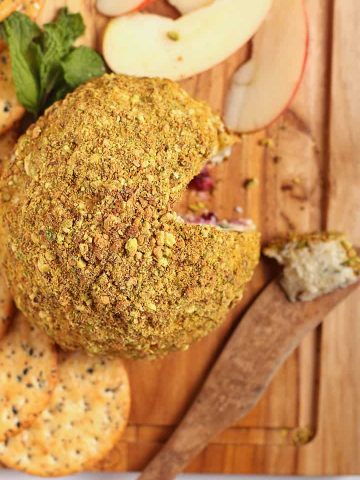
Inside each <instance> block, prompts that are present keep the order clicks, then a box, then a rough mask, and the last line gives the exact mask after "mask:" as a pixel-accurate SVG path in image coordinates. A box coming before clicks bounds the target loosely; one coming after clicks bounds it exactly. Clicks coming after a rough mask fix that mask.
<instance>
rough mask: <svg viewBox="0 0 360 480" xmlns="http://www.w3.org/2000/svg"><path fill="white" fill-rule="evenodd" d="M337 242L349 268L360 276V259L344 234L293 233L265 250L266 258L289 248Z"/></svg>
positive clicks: (272, 243)
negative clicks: (344, 254) (341, 248)
mask: <svg viewBox="0 0 360 480" xmlns="http://www.w3.org/2000/svg"><path fill="white" fill-rule="evenodd" d="M334 240H335V241H337V242H339V243H340V245H341V246H342V247H343V249H344V250H345V252H346V255H347V258H348V263H347V266H350V267H352V269H353V271H354V273H355V274H356V275H360V257H359V256H358V254H357V252H356V250H355V249H354V247H353V246H352V245H351V243H350V242H349V240H348V239H347V237H346V235H345V234H344V233H342V232H334V231H329V232H311V233H293V234H291V235H288V236H286V237H283V238H279V239H276V240H274V241H273V242H271V243H270V244H269V245H267V246H266V247H265V248H264V249H263V253H264V255H266V256H269V257H273V254H274V253H276V252H278V253H281V251H282V250H283V249H284V248H285V247H287V248H289V247H293V248H294V249H298V248H306V247H307V246H308V245H310V244H314V243H323V242H331V241H334Z"/></svg>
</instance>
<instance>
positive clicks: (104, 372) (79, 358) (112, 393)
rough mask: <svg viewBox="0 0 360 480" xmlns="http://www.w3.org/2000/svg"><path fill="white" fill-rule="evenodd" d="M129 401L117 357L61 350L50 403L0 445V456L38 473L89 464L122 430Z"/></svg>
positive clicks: (75, 469) (66, 470) (72, 470)
mask: <svg viewBox="0 0 360 480" xmlns="http://www.w3.org/2000/svg"><path fill="white" fill-rule="evenodd" d="M129 406H130V390H129V383H128V377H127V374H126V371H125V368H124V366H123V364H122V362H121V360H119V359H102V358H98V357H96V358H94V357H89V356H86V355H84V354H81V353H73V354H70V355H66V356H65V358H64V360H63V361H62V362H60V364H59V381H58V383H57V385H56V387H55V389H54V393H53V396H52V398H51V401H50V404H49V405H48V406H47V407H46V408H45V410H44V411H43V412H42V413H41V414H40V415H39V417H38V418H37V419H36V421H35V422H34V423H33V425H32V426H31V427H30V428H29V429H28V430H24V431H23V432H21V433H20V434H19V435H16V436H15V437H11V438H9V439H8V440H7V441H6V442H5V443H2V444H0V461H1V462H3V463H4V464H5V465H6V466H8V467H11V468H15V469H17V470H21V471H24V472H27V473H30V474H34V475H42V476H62V475H69V474H71V473H76V472H80V471H82V470H86V469H88V468H91V467H92V466H93V465H95V464H96V463H97V462H98V461H99V460H101V459H102V458H103V457H104V456H105V455H106V454H107V453H108V452H109V451H110V450H111V449H112V448H113V447H114V445H115V443H116V442H117V440H118V439H119V438H120V436H121V435H122V432H123V430H124V428H125V426H126V423H127V419H128V414H129Z"/></svg>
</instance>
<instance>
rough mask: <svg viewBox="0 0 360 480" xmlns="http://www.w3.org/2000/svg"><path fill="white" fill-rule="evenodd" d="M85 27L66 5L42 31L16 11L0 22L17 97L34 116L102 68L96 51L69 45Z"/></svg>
mask: <svg viewBox="0 0 360 480" xmlns="http://www.w3.org/2000/svg"><path fill="white" fill-rule="evenodd" d="M0 2H1V0H0ZM84 31H85V25H84V22H83V20H82V17H81V15H80V14H78V13H75V14H73V13H69V12H68V10H67V9H66V8H63V9H62V10H60V11H59V14H58V16H57V18H56V20H55V21H54V22H51V23H48V24H46V25H45V26H44V30H43V31H41V30H40V29H39V27H38V26H37V25H36V24H35V23H34V22H32V21H31V20H30V19H29V17H27V16H26V15H24V14H21V13H18V12H15V13H13V14H12V15H10V16H9V17H8V18H7V19H6V20H5V21H4V22H2V23H0V35H1V36H2V37H3V38H4V39H5V41H6V42H7V44H8V46H9V50H10V56H11V63H12V72H13V78H14V83H15V88H16V94H17V97H18V100H19V101H20V102H21V103H22V104H23V105H24V107H25V108H26V109H27V110H28V111H29V112H31V113H33V114H34V116H38V115H39V114H40V113H41V112H43V111H44V109H45V108H47V107H48V106H50V105H51V104H52V103H53V102H55V101H57V100H60V99H61V98H63V97H64V96H65V95H66V94H67V93H69V92H71V91H72V90H73V89H74V88H76V87H77V86H78V85H80V84H81V83H83V82H85V81H87V80H89V79H90V78H92V77H96V76H99V75H102V74H103V73H104V72H105V65H104V62H103V60H102V57H101V56H100V55H99V54H98V53H96V52H95V51H94V50H92V49H91V48H88V47H78V48H74V47H73V46H72V44H73V42H74V41H75V40H76V39H77V38H78V37H79V36H81V35H82V34H83V33H84Z"/></svg>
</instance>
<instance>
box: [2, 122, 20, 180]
mask: <svg viewBox="0 0 360 480" xmlns="http://www.w3.org/2000/svg"><path fill="white" fill-rule="evenodd" d="M18 137H19V134H18V132H17V131H16V130H14V129H11V130H8V131H7V132H6V133H4V134H3V135H1V136H0V173H1V172H2V171H3V167H4V164H5V162H6V161H7V160H8V159H9V158H10V157H11V155H12V153H13V152H14V150H15V145H16V142H17V139H18Z"/></svg>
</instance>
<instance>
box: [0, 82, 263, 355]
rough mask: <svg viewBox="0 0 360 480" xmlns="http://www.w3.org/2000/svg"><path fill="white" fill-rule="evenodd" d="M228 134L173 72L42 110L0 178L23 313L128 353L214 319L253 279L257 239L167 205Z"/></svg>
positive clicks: (158, 349)
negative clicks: (189, 218)
mask: <svg viewBox="0 0 360 480" xmlns="http://www.w3.org/2000/svg"><path fill="white" fill-rule="evenodd" d="M233 142H234V138H233V137H232V136H231V135H229V134H228V133H227V132H226V131H225V129H224V126H223V124H222V122H221V121H220V119H219V117H217V116H216V115H214V114H213V113H212V112H211V110H210V108H209V107H208V106H207V105H206V104H205V103H202V102H199V101H195V100H193V99H192V98H190V97H189V95H188V94H187V93H186V92H185V91H184V90H182V89H181V88H180V87H179V86H178V85H177V84H175V83H174V82H171V81H168V80H160V79H141V78H132V77H127V76H122V75H113V74H111V75H104V76H103V77H101V78H97V79H95V80H93V81H90V82H89V83H87V84H86V85H83V86H81V87H80V88H78V89H77V90H76V91H75V92H73V93H71V94H70V95H68V96H67V97H66V98H65V99H64V100H63V101H61V102H58V103H56V104H54V105H53V106H52V107H50V109H48V110H47V111H46V113H45V115H44V116H43V117H41V118H39V119H38V121H37V122H36V123H35V124H33V125H32V126H31V127H30V128H29V129H28V130H27V132H26V133H25V134H24V135H23V136H22V137H21V138H20V140H19V142H18V144H17V147H16V151H15V155H14V156H13V158H12V161H11V162H9V165H7V166H6V167H5V171H4V173H3V175H2V180H1V209H0V213H1V221H2V228H3V234H4V237H5V260H4V267H5V271H6V274H7V277H8V281H9V284H10V288H11V291H12V293H13V295H14V298H15V301H16V304H17V306H18V307H19V309H20V310H22V311H23V312H24V314H25V315H26V316H27V317H28V319H29V320H30V321H31V322H33V323H34V324H36V325H38V326H39V327H40V328H42V329H43V330H44V331H45V332H46V333H47V334H48V335H49V336H51V337H52V338H53V339H54V340H55V341H56V342H57V343H58V344H59V345H60V346H61V347H63V348H65V349H77V348H82V349H84V350H86V351H88V352H90V353H93V354H111V355H112V354H118V355H122V356H126V357H134V358H141V357H156V356H161V355H164V354H166V353H167V352H169V351H172V350H179V349H186V348H187V347H188V346H189V345H190V344H191V343H192V342H193V341H195V340H197V339H200V338H201V337H203V336H204V335H206V334H207V333H208V332H210V331H211V330H212V329H214V328H215V327H217V326H218V325H219V324H220V323H221V322H222V320H223V319H224V316H225V314H226V312H227V310H228V308H229V307H230V306H231V305H232V304H233V303H234V302H235V301H236V300H237V299H239V298H240V297H241V295H242V291H243V287H244V285H245V284H246V282H248V281H249V279H250V278H251V276H252V273H253V269H254V267H255V265H256V264H257V262H258V256H259V236H258V234H257V233H256V232H248V233H239V232H222V231H221V230H218V229H217V228H214V227H212V226H208V225H203V226H198V225H188V224H186V223H183V222H181V221H179V219H178V217H177V215H176V214H175V213H174V212H173V211H172V205H173V204H174V202H175V201H176V200H177V199H178V197H179V195H180V194H181V192H182V191H183V190H184V189H185V188H186V186H187V184H188V183H189V181H190V180H191V179H192V178H193V177H194V176H195V175H196V174H197V173H198V172H199V171H200V170H201V167H202V166H203V165H204V163H205V162H206V161H207V159H208V158H210V157H211V156H212V155H213V154H214V153H216V152H218V151H219V150H221V149H222V148H224V146H226V145H230V144H232V143H233Z"/></svg>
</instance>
